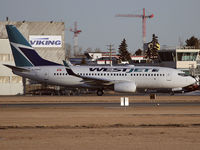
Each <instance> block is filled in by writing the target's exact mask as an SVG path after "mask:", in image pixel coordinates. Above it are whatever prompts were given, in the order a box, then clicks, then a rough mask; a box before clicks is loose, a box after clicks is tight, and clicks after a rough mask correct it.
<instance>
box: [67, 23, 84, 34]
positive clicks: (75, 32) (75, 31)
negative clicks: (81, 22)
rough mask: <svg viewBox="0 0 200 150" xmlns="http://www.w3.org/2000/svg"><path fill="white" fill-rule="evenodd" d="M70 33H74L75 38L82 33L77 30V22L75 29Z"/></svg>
mask: <svg viewBox="0 0 200 150" xmlns="http://www.w3.org/2000/svg"><path fill="white" fill-rule="evenodd" d="M70 31H71V32H73V33H74V37H77V36H78V34H79V33H80V32H82V31H81V30H78V29H77V22H74V29H70Z"/></svg>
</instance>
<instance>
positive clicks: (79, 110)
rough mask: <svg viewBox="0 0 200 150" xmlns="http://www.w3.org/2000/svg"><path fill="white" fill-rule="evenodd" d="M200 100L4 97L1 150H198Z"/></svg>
mask: <svg viewBox="0 0 200 150" xmlns="http://www.w3.org/2000/svg"><path fill="white" fill-rule="evenodd" d="M199 98H200V97H198V96H164V97H163V96H158V97H157V99H156V100H150V99H149V96H133V97H129V99H130V102H131V105H132V104H133V106H131V107H128V108H124V107H120V106H119V101H120V96H103V97H97V96H86V97H84V96H80V97H76V96H73V97H57V96H55V97H45V96H42V97H39V96H38V97H31V96H28V97H27V96H25V97H24V96H19V97H0V149H5V150H13V149H15V150H20V149H28V150H29V149H30V150H33V149H34V150H35V149H38V150H47V149H48V150H51V149H52V150H58V149H70V150H77V149H80V150H88V149H93V150H101V149H105V150H108V149H109V150H110V149H115V150H121V149H128V150H132V149H140V150H146V149H147V150H148V149H154V150H160V149H163V150H168V149H173V150H180V149H181V150H188V149H193V150H198V149H199V147H200V105H199V103H200V99H199ZM81 100H82V101H83V102H82V101H81ZM101 100H102V101H101ZM44 101H45V102H44ZM158 102H159V103H160V105H159V106H158V105H155V104H157V103H158ZM135 104H137V105H135ZM162 104H163V106H162ZM172 104H173V105H172ZM6 105H7V106H6ZM62 105H64V106H62ZM65 105H66V106H65ZM113 105H114V106H113ZM115 105H116V106H115ZM134 105H135V107H134Z"/></svg>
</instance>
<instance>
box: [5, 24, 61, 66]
mask: <svg viewBox="0 0 200 150" xmlns="http://www.w3.org/2000/svg"><path fill="white" fill-rule="evenodd" d="M6 30H7V33H8V39H9V41H10V46H11V50H12V53H13V57H14V60H15V65H16V66H18V67H25V66H58V65H60V64H57V63H54V62H51V61H48V60H45V59H43V58H41V57H40V56H39V55H38V53H37V52H36V51H35V50H34V49H33V48H32V46H31V45H30V44H29V42H28V41H27V40H26V39H25V38H24V36H23V35H22V34H21V33H20V32H19V31H18V30H17V28H16V27H15V26H13V25H6Z"/></svg>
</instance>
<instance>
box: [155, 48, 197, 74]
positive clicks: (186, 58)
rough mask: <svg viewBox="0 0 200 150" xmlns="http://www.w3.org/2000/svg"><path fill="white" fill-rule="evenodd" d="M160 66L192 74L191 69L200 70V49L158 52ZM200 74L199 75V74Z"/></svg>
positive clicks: (175, 49) (176, 49)
mask: <svg viewBox="0 0 200 150" xmlns="http://www.w3.org/2000/svg"><path fill="white" fill-rule="evenodd" d="M158 55H159V59H160V61H161V63H160V66H162V67H171V68H176V69H180V70H182V71H184V72H186V73H188V74H190V71H191V69H194V70H196V71H197V72H198V70H199V69H200V68H199V67H200V66H199V61H200V49H187V48H185V49H180V48H174V49H167V50H159V51H158ZM197 74H198V73H197Z"/></svg>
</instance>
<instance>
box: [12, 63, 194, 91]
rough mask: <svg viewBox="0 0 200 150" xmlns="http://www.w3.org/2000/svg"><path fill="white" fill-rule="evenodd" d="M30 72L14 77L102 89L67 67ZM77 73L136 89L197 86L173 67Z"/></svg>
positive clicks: (84, 68) (91, 68) (93, 69)
mask: <svg viewBox="0 0 200 150" xmlns="http://www.w3.org/2000/svg"><path fill="white" fill-rule="evenodd" d="M24 68H26V69H29V70H30V71H29V72H17V71H14V73H15V74H17V75H20V76H22V77H26V78H30V79H32V80H36V81H39V82H45V83H48V84H54V85H61V86H68V87H91V88H92V87H95V88H98V87H102V85H101V86H98V85H92V86H91V85H90V84H87V83H85V82H83V79H82V78H80V77H76V76H72V75H69V74H68V73H67V71H66V67H65V66H39V67H24ZM71 69H72V70H73V71H74V73H76V74H78V75H80V76H83V77H91V78H97V79H103V80H109V81H113V82H124V81H126V82H127V81H128V82H129V81H130V82H134V83H135V85H136V87H137V88H150V89H154V88H182V87H186V86H188V85H191V84H194V83H195V79H194V78H192V77H191V76H184V73H183V72H181V71H179V70H176V69H171V68H164V67H146V66H132V67H129V66H115V67H111V66H71Z"/></svg>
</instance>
